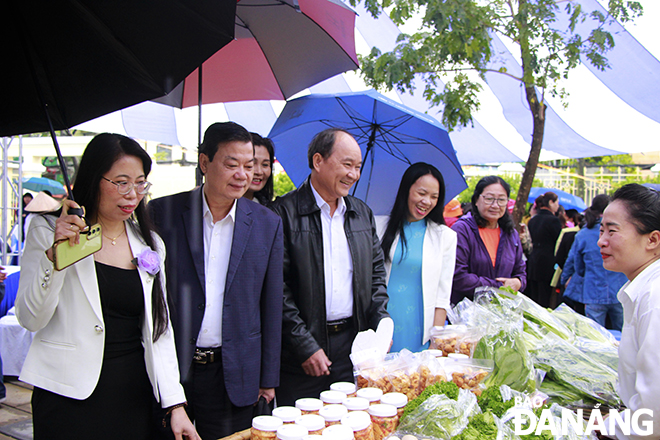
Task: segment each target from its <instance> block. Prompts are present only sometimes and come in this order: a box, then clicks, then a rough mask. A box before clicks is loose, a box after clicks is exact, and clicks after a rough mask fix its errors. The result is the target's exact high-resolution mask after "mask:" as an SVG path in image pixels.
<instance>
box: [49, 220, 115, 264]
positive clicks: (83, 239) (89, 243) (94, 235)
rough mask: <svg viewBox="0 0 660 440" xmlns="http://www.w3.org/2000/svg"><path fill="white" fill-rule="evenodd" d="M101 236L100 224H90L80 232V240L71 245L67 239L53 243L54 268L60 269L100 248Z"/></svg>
mask: <svg viewBox="0 0 660 440" xmlns="http://www.w3.org/2000/svg"><path fill="white" fill-rule="evenodd" d="M102 246H103V236H102V235H101V225H100V224H98V223H97V224H95V225H91V226H90V227H89V228H88V229H87V230H86V231H82V232H80V241H79V243H78V244H77V245H75V246H71V245H70V244H69V240H66V241H61V242H59V243H57V244H56V245H55V269H57V270H62V269H64V268H65V267H69V266H71V265H72V264H73V263H76V262H78V261H80V260H82V259H83V258H85V257H87V256H89V255H92V254H93V253H95V252H98V251H100V250H101V247H102Z"/></svg>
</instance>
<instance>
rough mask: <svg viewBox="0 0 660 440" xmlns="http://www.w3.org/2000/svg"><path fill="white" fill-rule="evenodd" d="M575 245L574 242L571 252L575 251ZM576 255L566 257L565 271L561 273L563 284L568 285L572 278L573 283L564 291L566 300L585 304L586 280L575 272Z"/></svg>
mask: <svg viewBox="0 0 660 440" xmlns="http://www.w3.org/2000/svg"><path fill="white" fill-rule="evenodd" d="M576 235H577V234H576ZM574 245H575V242H573V245H572V246H571V250H572V249H573V246H574ZM576 255H577V254H576V253H575V252H573V253H571V252H569V254H568V257H566V262H565V263H564V270H563V271H562V273H561V284H563V285H566V282H568V279H569V278H570V280H571V282H570V283H568V285H567V286H566V289H565V290H564V296H565V297H566V298H570V299H572V300H573V301H576V302H579V303H581V304H584V298H583V297H584V292H583V290H584V278H582V277H581V276H580V275H578V274H577V273H576V272H575V257H576Z"/></svg>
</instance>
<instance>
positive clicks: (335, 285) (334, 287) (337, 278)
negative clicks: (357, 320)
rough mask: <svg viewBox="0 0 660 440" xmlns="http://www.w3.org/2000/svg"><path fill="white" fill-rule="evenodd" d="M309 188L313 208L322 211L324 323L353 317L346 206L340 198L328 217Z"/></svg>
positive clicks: (327, 210)
mask: <svg viewBox="0 0 660 440" xmlns="http://www.w3.org/2000/svg"><path fill="white" fill-rule="evenodd" d="M310 187H311V188H312V194H314V199H316V204H317V205H318V207H319V208H321V229H322V232H323V275H324V278H325V313H326V320H327V321H328V322H330V321H336V320H338V319H344V318H349V317H351V316H353V259H352V258H351V250H350V249H349V248H348V240H347V239H346V232H345V231H344V214H345V213H346V203H345V202H344V198H343V197H340V198H339V200H338V201H337V209H335V212H334V214H333V215H332V217H331V216H330V205H328V203H326V201H325V200H323V198H322V197H321V196H320V195H319V193H318V192H316V189H314V185H312V184H311V181H310Z"/></svg>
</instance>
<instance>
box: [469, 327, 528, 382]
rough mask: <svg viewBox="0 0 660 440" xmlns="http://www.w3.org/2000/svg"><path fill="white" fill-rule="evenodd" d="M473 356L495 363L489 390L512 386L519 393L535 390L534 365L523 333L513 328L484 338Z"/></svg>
mask: <svg viewBox="0 0 660 440" xmlns="http://www.w3.org/2000/svg"><path fill="white" fill-rule="evenodd" d="M473 357H474V358H475V359H490V360H492V361H493V362H494V363H495V366H494V368H493V372H492V373H491V374H490V375H489V376H488V377H487V378H486V380H485V381H484V383H485V385H486V386H487V387H493V386H494V387H499V386H500V385H508V386H509V387H511V388H512V389H514V390H516V391H523V392H524V391H527V392H532V391H534V389H535V387H536V381H535V379H534V364H533V362H532V358H531V357H530V355H529V352H528V351H527V347H526V345H525V341H524V340H523V337H522V332H521V331H520V330H518V329H516V328H510V329H509V330H501V331H499V332H497V333H496V334H494V335H485V336H483V337H482V338H481V340H480V341H479V342H478V343H477V345H476V347H475V348H474V354H473Z"/></svg>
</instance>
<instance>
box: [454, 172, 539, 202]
mask: <svg viewBox="0 0 660 440" xmlns="http://www.w3.org/2000/svg"><path fill="white" fill-rule="evenodd" d="M500 177H501V178H502V179H504V181H505V182H506V183H508V184H509V186H510V187H511V195H510V197H509V198H511V199H513V200H515V199H516V197H518V188H520V181H521V180H522V176H521V175H520V174H502V175H500ZM479 180H481V176H472V177H468V178H467V179H466V181H467V185H468V187H467V188H466V189H464V190H463V192H461V193H460V194H459V195H458V197H457V200H458V201H459V202H461V203H466V202H470V201H471V199H472V194H474V188H475V187H476V186H477V183H478V182H479ZM532 186H543V182H541V181H540V180H539V179H534V182H533V183H532Z"/></svg>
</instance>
